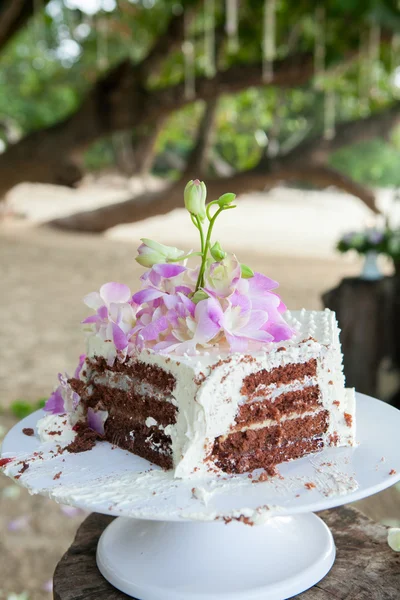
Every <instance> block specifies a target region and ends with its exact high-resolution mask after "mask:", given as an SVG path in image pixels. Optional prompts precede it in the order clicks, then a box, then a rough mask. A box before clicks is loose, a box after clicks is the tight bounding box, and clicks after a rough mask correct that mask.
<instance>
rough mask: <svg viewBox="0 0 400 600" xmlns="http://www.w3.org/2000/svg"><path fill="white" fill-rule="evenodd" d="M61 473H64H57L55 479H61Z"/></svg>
mask: <svg viewBox="0 0 400 600" xmlns="http://www.w3.org/2000/svg"><path fill="white" fill-rule="evenodd" d="M61 473H62V471H59V472H58V473H56V474H55V475H54V477H53V479H60V477H61Z"/></svg>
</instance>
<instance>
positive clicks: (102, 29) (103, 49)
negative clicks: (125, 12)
mask: <svg viewBox="0 0 400 600" xmlns="http://www.w3.org/2000/svg"><path fill="white" fill-rule="evenodd" d="M95 28H96V63H97V68H98V69H99V70H100V71H103V70H105V69H107V67H108V65H109V57H108V33H109V31H108V19H107V17H106V16H105V15H104V14H102V13H101V12H99V13H98V15H97V18H96V22H95Z"/></svg>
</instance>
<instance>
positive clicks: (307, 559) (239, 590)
mask: <svg viewBox="0 0 400 600" xmlns="http://www.w3.org/2000/svg"><path fill="white" fill-rule="evenodd" d="M334 560H335V545H334V542H333V537H332V534H331V532H330V530H329V528H328V527H327V526H326V525H325V523H324V522H323V521H322V520H321V519H320V518H319V517H317V516H316V515H314V514H312V513H310V514H300V515H297V516H293V517H286V516H285V517H275V518H273V519H271V520H270V521H269V522H267V523H266V524H265V525H263V526H258V527H249V526H246V525H244V524H243V523H230V524H229V526H225V524H224V523H214V522H212V523H196V522H187V523H186V522H165V521H141V520H136V519H129V518H125V517H120V518H118V519H115V520H114V521H113V522H112V523H111V524H110V525H109V526H108V527H107V528H106V529H105V531H104V532H103V533H102V535H101V538H100V540H99V543H98V547H97V565H98V568H99V570H100V572H101V573H102V575H103V576H104V577H105V578H106V579H107V580H108V581H109V582H110V583H111V584H112V585H113V586H114V587H116V588H118V589H119V590H121V591H123V592H125V594H128V595H129V596H132V597H134V598H137V599H140V600H265V598H268V600H285V599H287V598H290V597H292V596H294V595H296V594H299V593H301V592H303V591H305V590H307V589H308V588H310V587H311V586H313V585H314V584H315V583H317V582H318V581H320V580H321V579H322V578H323V577H325V575H326V574H327V573H328V571H329V570H330V569H331V567H332V565H333V563H334Z"/></svg>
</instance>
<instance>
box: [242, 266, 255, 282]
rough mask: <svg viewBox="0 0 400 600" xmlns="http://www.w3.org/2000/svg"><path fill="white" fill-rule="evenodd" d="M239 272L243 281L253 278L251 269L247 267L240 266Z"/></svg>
mask: <svg viewBox="0 0 400 600" xmlns="http://www.w3.org/2000/svg"><path fill="white" fill-rule="evenodd" d="M240 271H241V275H242V277H243V279H251V277H254V271H253V269H250V267H248V266H247V265H240Z"/></svg>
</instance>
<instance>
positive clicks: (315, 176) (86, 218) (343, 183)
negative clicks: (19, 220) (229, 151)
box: [49, 165, 379, 233]
mask: <svg viewBox="0 0 400 600" xmlns="http://www.w3.org/2000/svg"><path fill="white" fill-rule="evenodd" d="M282 181H290V182H299V181H303V182H307V183H312V184H315V185H318V186H319V187H322V188H324V187H327V186H335V187H337V188H339V189H342V190H344V191H346V192H348V193H349V194H352V195H354V196H356V197H358V198H360V199H361V200H362V201H363V202H364V203H365V204H366V205H367V206H368V207H369V208H370V209H371V210H373V211H374V212H379V211H378V210H377V209H376V207H375V197H374V195H373V193H372V192H371V191H370V190H368V188H366V187H364V186H362V185H360V184H358V183H356V182H354V181H352V180H351V179H350V178H348V177H347V176H346V175H343V174H342V173H339V172H338V171H335V170H334V169H331V168H329V167H325V166H322V165H309V166H302V167H299V166H296V165H295V166H292V167H290V166H288V165H287V166H285V167H282V168H278V169H273V170H270V171H269V172H266V173H262V172H261V171H260V170H259V168H255V169H252V170H250V171H243V172H241V173H237V174H236V175H234V176H233V177H229V178H228V177H227V178H225V177H220V178H214V179H209V180H207V192H208V196H209V198H218V197H219V196H221V195H222V194H224V193H225V192H227V191H232V192H235V194H237V195H240V194H243V193H250V192H255V191H264V190H265V189H270V188H272V187H274V186H276V185H278V184H279V183H281V182H282ZM186 182H187V178H186V177H184V178H182V179H181V180H180V181H178V182H177V183H175V184H174V185H172V186H169V187H167V188H166V189H163V190H159V191H157V192H154V193H151V194H149V193H145V194H142V195H140V196H137V197H136V198H132V199H131V200H126V201H124V202H119V203H118V204H113V205H110V206H105V207H102V208H100V209H96V210H91V211H87V212H82V213H77V214H74V215H71V216H68V217H62V218H60V219H55V220H53V221H51V222H50V223H49V225H52V226H54V227H56V228H60V229H70V230H74V231H87V232H90V233H102V232H103V231H105V230H106V229H109V228H110V227H114V226H115V225H119V224H121V223H134V222H137V221H141V220H142V219H147V218H149V217H154V216H157V215H163V214H167V213H169V212H171V211H172V210H174V209H176V208H181V207H182V198H183V190H184V187H185V185H186Z"/></svg>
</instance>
